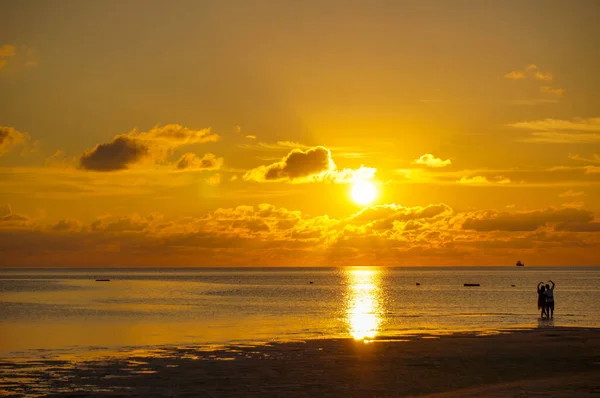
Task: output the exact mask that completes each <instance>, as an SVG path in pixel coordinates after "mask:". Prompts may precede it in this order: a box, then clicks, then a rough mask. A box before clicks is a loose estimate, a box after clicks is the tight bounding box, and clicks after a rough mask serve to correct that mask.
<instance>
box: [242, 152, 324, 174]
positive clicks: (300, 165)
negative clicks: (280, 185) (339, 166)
mask: <svg viewBox="0 0 600 398" xmlns="http://www.w3.org/2000/svg"><path fill="white" fill-rule="evenodd" d="M333 170H335V163H333V159H332V158H331V152H330V151H329V149H327V148H325V147H322V146H317V147H314V148H310V149H308V150H306V151H304V150H302V149H293V150H292V151H291V152H290V153H288V154H287V155H286V156H285V157H284V158H283V159H281V160H280V161H279V162H276V163H273V164H270V165H268V166H260V167H258V168H256V169H252V170H250V171H248V172H247V173H246V174H245V175H244V179H246V180H254V181H286V180H287V181H293V180H295V179H302V178H304V179H305V178H309V177H312V176H318V175H321V174H323V173H326V172H328V171H333Z"/></svg>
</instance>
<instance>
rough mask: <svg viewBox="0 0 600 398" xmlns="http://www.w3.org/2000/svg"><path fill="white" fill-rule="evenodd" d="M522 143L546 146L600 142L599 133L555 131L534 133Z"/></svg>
mask: <svg viewBox="0 0 600 398" xmlns="http://www.w3.org/2000/svg"><path fill="white" fill-rule="evenodd" d="M522 141H523V142H532V143H536V142H543V143H547V144H586V143H598V142H600V134H599V133H564V132H556V131H536V132H533V133H531V136H530V137H526V138H523V139H522Z"/></svg>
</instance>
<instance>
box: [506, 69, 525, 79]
mask: <svg viewBox="0 0 600 398" xmlns="http://www.w3.org/2000/svg"><path fill="white" fill-rule="evenodd" d="M504 77H505V78H507V79H511V80H521V79H526V78H527V76H525V73H523V72H518V71H513V72H510V73H507V74H506V75H504Z"/></svg>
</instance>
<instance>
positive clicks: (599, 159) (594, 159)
mask: <svg viewBox="0 0 600 398" xmlns="http://www.w3.org/2000/svg"><path fill="white" fill-rule="evenodd" d="M569 159H573V160H581V161H583V162H590V163H600V155H598V154H594V155H592V157H591V158H585V157H583V156H579V155H578V154H569Z"/></svg>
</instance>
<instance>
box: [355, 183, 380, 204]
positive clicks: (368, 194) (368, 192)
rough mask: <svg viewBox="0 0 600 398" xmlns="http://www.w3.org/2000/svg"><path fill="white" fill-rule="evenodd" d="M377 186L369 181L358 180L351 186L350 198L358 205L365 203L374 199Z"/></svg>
mask: <svg viewBox="0 0 600 398" xmlns="http://www.w3.org/2000/svg"><path fill="white" fill-rule="evenodd" d="M375 196H377V188H375V185H374V184H373V183H372V182H370V181H358V182H355V183H354V186H353V187H352V200H354V201H355V202H356V203H358V204H360V205H367V204H369V203H371V202H372V201H373V200H375Z"/></svg>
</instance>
